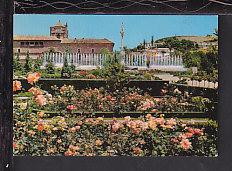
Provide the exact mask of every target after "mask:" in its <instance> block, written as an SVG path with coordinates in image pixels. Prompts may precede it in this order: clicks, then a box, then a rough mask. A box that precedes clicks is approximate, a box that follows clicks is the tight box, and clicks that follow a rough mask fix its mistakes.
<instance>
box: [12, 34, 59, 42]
mask: <svg viewBox="0 0 232 171" xmlns="http://www.w3.org/2000/svg"><path fill="white" fill-rule="evenodd" d="M14 40H15V41H24V40H25V41H26V40H28V41H40V40H41V41H44V40H46V41H50V40H53V41H54V40H57V41H60V40H59V39H58V38H57V37H54V36H31V35H14Z"/></svg>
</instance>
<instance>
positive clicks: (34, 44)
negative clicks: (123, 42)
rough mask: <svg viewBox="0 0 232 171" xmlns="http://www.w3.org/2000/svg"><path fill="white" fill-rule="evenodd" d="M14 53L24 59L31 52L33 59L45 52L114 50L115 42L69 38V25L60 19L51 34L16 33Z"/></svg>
mask: <svg viewBox="0 0 232 171" xmlns="http://www.w3.org/2000/svg"><path fill="white" fill-rule="evenodd" d="M13 47H14V53H15V54H16V53H18V54H19V56H20V59H21V60H24V59H25V57H26V54H27V53H28V52H29V54H30V57H31V58H33V59H37V58H40V57H41V56H42V54H43V52H48V51H53V52H61V53H63V52H65V51H67V50H68V51H69V52H70V53H82V54H83V53H87V54H89V53H100V52H101V50H102V49H104V48H107V49H108V50H109V51H110V52H112V51H113V48H114V43H113V42H112V41H110V40H108V39H106V38H103V39H91V38H81V39H77V38H74V39H69V35H68V25H67V23H66V24H65V25H63V24H62V23H61V22H60V21H59V22H58V23H57V24H56V25H55V26H53V27H50V36H32V35H26V36H25V35H15V36H14V42H13Z"/></svg>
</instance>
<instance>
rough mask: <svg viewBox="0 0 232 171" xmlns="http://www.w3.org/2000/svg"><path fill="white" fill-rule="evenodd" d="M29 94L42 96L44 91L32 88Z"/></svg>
mask: <svg viewBox="0 0 232 171" xmlns="http://www.w3.org/2000/svg"><path fill="white" fill-rule="evenodd" d="M28 92H30V93H32V94H33V95H34V96H38V95H42V94H43V93H42V91H41V90H40V89H38V88H35V87H31V88H30V89H29V90H28Z"/></svg>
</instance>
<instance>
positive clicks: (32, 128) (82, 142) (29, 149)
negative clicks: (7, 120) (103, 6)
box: [14, 110, 217, 156]
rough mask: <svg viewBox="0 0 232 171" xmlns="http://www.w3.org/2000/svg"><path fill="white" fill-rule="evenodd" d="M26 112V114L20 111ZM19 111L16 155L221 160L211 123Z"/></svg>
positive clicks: (15, 133) (150, 116) (15, 138)
mask: <svg viewBox="0 0 232 171" xmlns="http://www.w3.org/2000/svg"><path fill="white" fill-rule="evenodd" d="M21 112H22V110H21ZM21 112H20V110H19V111H17V112H15V113H14V116H15V117H14V120H15V123H14V154H15V155H33V156H40V155H65V156H76V155H78V156H99V155H100V156H121V155H126V156H170V155H171V156H173V155H174V156H175V155H198V156H199V155H201V156H217V150H216V141H217V139H216V132H217V128H216V127H215V126H212V124H211V125H210V124H207V125H206V126H204V127H202V126H194V125H188V124H184V123H182V122H181V121H180V120H178V119H165V118H162V117H159V118H155V117H153V116H152V115H150V114H148V115H147V116H146V117H144V118H139V119H131V118H130V117H125V118H124V119H120V120H117V119H114V118H113V119H112V120H106V119H103V118H87V117H86V116H76V117H71V118H70V117H67V115H66V117H65V116H64V117H61V116H57V117H53V118H51V119H46V118H43V114H41V112H40V113H30V112H31V111H28V112H29V113H24V114H22V113H21Z"/></svg>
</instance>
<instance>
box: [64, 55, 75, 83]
mask: <svg viewBox="0 0 232 171" xmlns="http://www.w3.org/2000/svg"><path fill="white" fill-rule="evenodd" d="M73 71H75V66H74V65H72V66H69V64H68V52H66V54H65V56H64V63H63V67H62V70H61V77H62V78H71V76H72V73H73Z"/></svg>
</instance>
